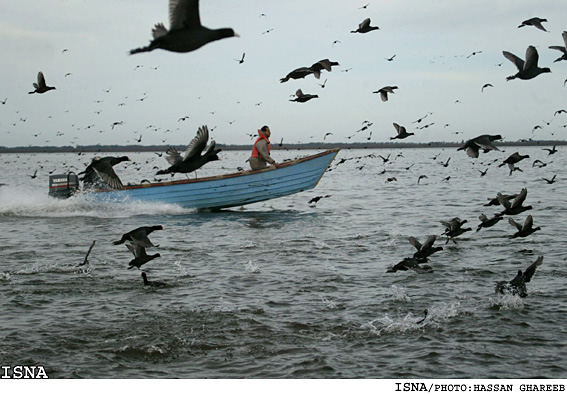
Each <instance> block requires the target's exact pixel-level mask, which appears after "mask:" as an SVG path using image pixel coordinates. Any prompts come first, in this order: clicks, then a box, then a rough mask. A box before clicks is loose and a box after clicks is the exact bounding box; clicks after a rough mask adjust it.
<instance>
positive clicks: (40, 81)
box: [37, 71, 45, 87]
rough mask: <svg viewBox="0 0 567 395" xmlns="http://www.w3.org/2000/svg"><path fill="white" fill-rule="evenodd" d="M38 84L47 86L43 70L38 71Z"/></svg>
mask: <svg viewBox="0 0 567 395" xmlns="http://www.w3.org/2000/svg"><path fill="white" fill-rule="evenodd" d="M37 85H38V86H39V87H42V86H45V77H44V76H43V73H42V72H41V71H40V72H39V73H37Z"/></svg>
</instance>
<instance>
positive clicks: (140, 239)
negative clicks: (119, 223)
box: [130, 229, 154, 248]
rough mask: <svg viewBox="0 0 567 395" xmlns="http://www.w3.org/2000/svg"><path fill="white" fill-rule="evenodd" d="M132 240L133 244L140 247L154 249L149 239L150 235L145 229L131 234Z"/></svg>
mask: <svg viewBox="0 0 567 395" xmlns="http://www.w3.org/2000/svg"><path fill="white" fill-rule="evenodd" d="M130 238H131V239H132V243H134V244H135V245H138V246H140V247H144V248H146V247H153V246H154V245H153V244H152V242H151V241H150V239H149V238H148V234H147V233H146V231H145V230H144V229H137V230H135V231H132V232H130Z"/></svg>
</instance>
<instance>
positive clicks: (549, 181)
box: [542, 174, 557, 184]
mask: <svg viewBox="0 0 567 395" xmlns="http://www.w3.org/2000/svg"><path fill="white" fill-rule="evenodd" d="M555 177H557V174H555V175H554V176H553V177H552V178H551V180H549V179H547V178H545V177H543V178H542V180H544V181H545V182H547V183H548V184H553V183H554V182H555Z"/></svg>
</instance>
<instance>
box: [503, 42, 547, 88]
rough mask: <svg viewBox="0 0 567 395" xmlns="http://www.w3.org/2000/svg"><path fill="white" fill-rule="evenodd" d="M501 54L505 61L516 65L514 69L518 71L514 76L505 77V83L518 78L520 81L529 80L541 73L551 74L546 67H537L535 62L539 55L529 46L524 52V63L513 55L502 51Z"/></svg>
mask: <svg viewBox="0 0 567 395" xmlns="http://www.w3.org/2000/svg"><path fill="white" fill-rule="evenodd" d="M502 54H503V55H504V56H505V57H506V59H508V60H509V61H510V62H512V63H514V64H515V65H516V68H517V69H518V72H517V73H516V74H514V75H511V76H509V77H506V81H510V80H513V79H514V78H519V79H521V80H531V79H532V78H535V77H537V76H538V75H540V74H541V73H551V70H550V69H549V68H548V67H544V68H540V67H538V65H537V62H538V60H539V55H538V53H537V50H536V49H535V47H534V46H533V45H530V46H529V47H528V49H527V50H526V61H525V62H524V61H523V60H522V59H520V58H519V57H517V56H516V55H514V54H513V53H510V52H507V51H502Z"/></svg>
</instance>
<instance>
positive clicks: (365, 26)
mask: <svg viewBox="0 0 567 395" xmlns="http://www.w3.org/2000/svg"><path fill="white" fill-rule="evenodd" d="M378 29H380V28H379V27H378V26H370V18H366V19H365V20H363V21H362V22H361V23H360V24H359V25H358V29H356V30H352V31H351V33H368V32H371V31H372V30H378Z"/></svg>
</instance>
